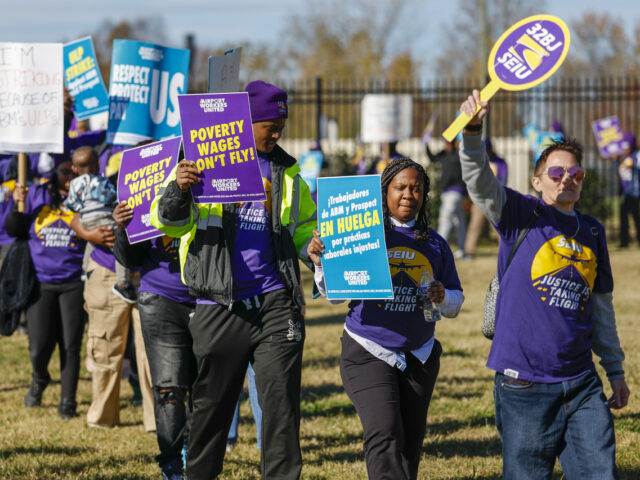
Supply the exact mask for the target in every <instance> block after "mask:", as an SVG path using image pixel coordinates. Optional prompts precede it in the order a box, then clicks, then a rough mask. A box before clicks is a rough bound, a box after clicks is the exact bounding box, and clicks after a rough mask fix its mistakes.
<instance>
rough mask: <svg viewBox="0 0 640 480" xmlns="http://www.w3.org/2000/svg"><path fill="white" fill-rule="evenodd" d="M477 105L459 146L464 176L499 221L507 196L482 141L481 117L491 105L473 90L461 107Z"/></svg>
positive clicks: (492, 218)
mask: <svg viewBox="0 0 640 480" xmlns="http://www.w3.org/2000/svg"><path fill="white" fill-rule="evenodd" d="M476 105H480V107H481V108H480V110H479V111H478V113H477V114H476V115H475V116H474V117H473V118H472V119H471V121H470V122H469V124H468V125H467V126H466V127H465V129H464V130H463V132H462V144H461V146H460V164H461V165H462V180H463V181H464V183H465V184H466V185H467V190H468V191H469V196H470V197H471V200H472V201H473V203H475V204H476V205H477V206H478V208H480V210H482V213H484V214H485V215H486V216H487V218H488V219H489V220H490V221H491V223H493V224H494V225H497V223H498V222H499V221H500V215H501V214H502V208H503V207H504V204H505V202H506V198H507V197H506V193H505V190H504V187H503V186H502V185H500V182H498V179H497V178H496V177H495V175H494V174H493V172H492V171H491V167H490V166H489V159H488V158H487V155H486V153H485V150H484V145H483V143H482V135H481V133H482V120H483V119H484V117H485V116H486V115H487V112H488V111H489V105H488V103H487V102H481V101H480V93H479V92H478V90H474V91H473V94H472V95H470V96H469V97H468V98H467V100H465V101H464V102H462V105H460V111H461V112H463V113H466V114H467V115H473V112H475V110H476Z"/></svg>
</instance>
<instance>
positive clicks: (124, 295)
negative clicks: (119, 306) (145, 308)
mask: <svg viewBox="0 0 640 480" xmlns="http://www.w3.org/2000/svg"><path fill="white" fill-rule="evenodd" d="M111 291H112V292H113V293H114V294H115V295H116V296H117V297H120V298H121V299H122V300H124V301H125V302H127V303H136V302H137V301H138V295H137V294H136V290H135V288H133V285H131V284H130V283H116V284H115V285H114V286H113V288H112V289H111Z"/></svg>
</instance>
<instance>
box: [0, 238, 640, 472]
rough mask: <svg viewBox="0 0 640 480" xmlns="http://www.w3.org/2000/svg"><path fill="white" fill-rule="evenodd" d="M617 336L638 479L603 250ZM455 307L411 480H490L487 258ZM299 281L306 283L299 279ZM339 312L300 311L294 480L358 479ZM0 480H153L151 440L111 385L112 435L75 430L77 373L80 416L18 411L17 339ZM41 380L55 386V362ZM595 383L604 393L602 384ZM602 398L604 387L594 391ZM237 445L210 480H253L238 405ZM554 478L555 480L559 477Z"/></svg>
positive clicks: (637, 447)
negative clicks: (117, 422) (298, 453)
mask: <svg viewBox="0 0 640 480" xmlns="http://www.w3.org/2000/svg"><path fill="white" fill-rule="evenodd" d="M611 261H612V264H613V272H614V279H615V282H616V289H615V295H614V302H615V307H616V313H617V320H618V331H619V335H620V338H621V342H622V345H623V347H624V349H625V352H626V355H627V360H626V362H625V369H626V372H627V381H628V383H629V386H630V388H631V391H632V396H631V401H630V404H629V406H628V407H627V408H626V409H624V410H622V411H618V412H615V413H614V416H615V424H616V438H617V444H618V466H619V468H620V474H621V475H620V477H621V478H622V479H638V478H640V401H639V400H638V398H637V397H636V396H635V395H636V393H637V392H638V391H639V390H640V389H639V388H638V387H639V385H640V377H639V372H638V367H639V366H640V332H639V331H638V328H637V324H636V321H637V318H638V315H637V309H638V295H637V293H636V288H635V287H636V285H637V284H638V281H639V280H640V273H639V272H640V250H638V249H632V250H630V251H626V252H625V251H612V253H611ZM458 268H459V273H460V278H461V280H462V283H463V287H464V289H465V296H466V301H465V304H464V306H463V308H462V312H461V314H460V316H459V317H458V318H456V319H444V320H443V321H441V322H440V323H439V324H438V326H437V332H436V334H437V337H438V339H439V340H440V341H441V343H442V345H443V348H444V355H443V357H442V360H441V371H440V376H439V378H438V382H437V384H436V388H435V392H434V397H433V400H432V402H431V407H430V410H429V419H428V423H429V425H428V431H427V436H426V439H425V443H424V448H423V457H422V462H421V466H420V474H419V477H420V478H421V479H427V478H429V479H498V478H500V471H501V459H500V440H499V438H498V434H497V432H496V429H495V426H494V411H493V399H492V393H491V391H492V372H491V371H490V370H488V369H487V368H486V367H485V366H484V363H485V361H486V357H487V354H488V351H489V347H490V342H489V341H487V340H485V339H484V338H483V337H482V335H481V334H480V316H481V308H482V303H483V298H484V292H485V290H486V287H487V284H488V282H489V279H490V278H491V276H492V275H493V273H494V271H495V249H493V248H482V249H481V250H480V255H479V256H478V257H477V259H476V260H474V261H473V262H460V263H459V265H458ZM306 281H307V282H309V281H310V276H309V275H306ZM345 312H346V305H338V306H332V305H329V304H328V303H327V302H326V301H324V300H322V299H317V300H311V301H309V306H308V312H307V340H306V345H305V354H304V360H303V363H304V365H303V367H304V368H303V373H302V382H303V388H302V401H301V408H302V422H301V437H302V452H303V460H304V467H303V478H305V479H340V480H350V479H362V478H366V468H365V465H364V461H363V452H362V442H361V436H362V430H361V426H360V422H359V420H358V418H357V416H356V413H355V410H354V408H353V405H352V404H351V402H350V401H349V399H348V397H347V395H346V394H345V393H344V390H343V388H342V385H341V382H340V374H339V371H338V370H339V369H338V356H339V352H340V346H339V345H340V344H339V338H340V335H341V332H342V322H343V319H344V314H345ZM0 371H1V372H2V377H1V380H0V405H2V415H0V431H1V432H2V433H1V434H0V478H2V479H9V478H11V479H63V478H65V479H66V478H81V479H113V480H115V479H157V478H159V470H158V468H157V466H156V464H155V461H154V456H155V455H156V454H157V444H156V440H155V436H154V435H152V434H148V433H145V432H144V429H143V427H142V411H141V409H140V407H134V406H133V405H132V404H131V402H130V398H131V396H132V391H131V389H130V387H129V385H128V383H127V382H123V383H122V391H121V397H122V414H121V419H122V426H120V427H117V428H114V429H110V430H101V429H98V430H95V429H88V428H86V427H85V425H84V422H85V415H86V412H87V408H88V406H89V401H90V397H91V383H90V379H89V375H88V374H87V372H86V371H84V369H83V370H82V371H81V378H80V384H79V392H78V400H79V413H80V416H79V417H78V418H75V419H73V420H70V421H63V420H61V419H60V418H59V417H58V415H57V404H58V400H59V390H60V386H59V383H58V382H54V383H52V384H51V385H50V386H49V387H48V388H47V390H46V391H45V394H44V397H43V406H42V407H41V408H35V409H29V410H27V409H25V408H24V407H23V406H22V401H23V397H24V394H25V392H26V389H27V388H28V386H29V381H30V365H29V358H28V352H27V340H26V337H25V336H20V335H14V336H13V337H9V338H0ZM51 373H52V376H53V378H54V379H59V369H58V357H57V354H54V358H53V359H52V362H51ZM605 383H606V382H605ZM605 389H606V390H607V392H608V391H609V387H608V385H605ZM241 416H242V418H241V422H240V427H239V435H240V439H239V441H238V444H237V445H236V447H235V448H234V449H233V450H232V451H231V453H229V454H227V457H226V459H225V470H224V472H223V474H222V477H221V478H225V479H227V478H231V479H258V478H260V474H259V461H260V455H259V452H258V450H257V449H256V447H255V427H254V425H253V419H252V418H251V414H250V408H249V403H248V401H247V400H245V401H244V402H243V403H242V406H241ZM554 478H556V479H560V478H561V473H560V469H559V467H557V469H556V474H555V475H554Z"/></svg>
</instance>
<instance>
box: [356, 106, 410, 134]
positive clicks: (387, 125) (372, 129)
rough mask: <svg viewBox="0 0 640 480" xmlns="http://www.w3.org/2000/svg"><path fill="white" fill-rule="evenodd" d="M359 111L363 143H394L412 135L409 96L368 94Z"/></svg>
mask: <svg viewBox="0 0 640 480" xmlns="http://www.w3.org/2000/svg"><path fill="white" fill-rule="evenodd" d="M361 110H362V121H361V122H360V135H361V137H362V141H363V142H395V141H398V140H403V139H405V138H410V137H411V136H412V134H413V128H412V127H413V124H412V118H413V101H412V99H411V95H390V94H368V95H365V96H364V98H363V99H362V108H361Z"/></svg>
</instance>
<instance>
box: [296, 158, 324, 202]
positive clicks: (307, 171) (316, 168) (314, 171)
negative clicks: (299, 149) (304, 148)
mask: <svg viewBox="0 0 640 480" xmlns="http://www.w3.org/2000/svg"><path fill="white" fill-rule="evenodd" d="M323 158H324V155H323V154H322V151H320V150H310V151H308V152H305V153H303V154H302V155H300V160H299V161H298V165H299V166H300V176H301V177H302V179H303V180H304V181H305V182H307V185H309V191H310V192H311V193H315V191H316V179H317V178H318V175H320V170H322V160H323Z"/></svg>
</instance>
